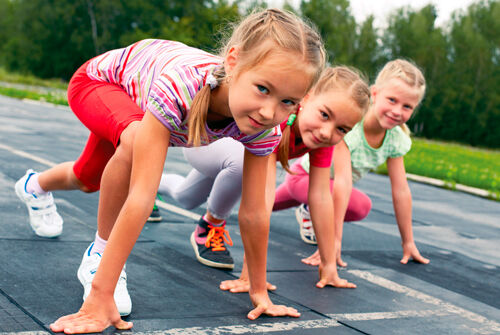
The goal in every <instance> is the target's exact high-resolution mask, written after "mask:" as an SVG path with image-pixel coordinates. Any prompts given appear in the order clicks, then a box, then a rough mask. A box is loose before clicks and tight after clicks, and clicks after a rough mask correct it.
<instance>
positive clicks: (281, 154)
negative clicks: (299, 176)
mask: <svg viewBox="0 0 500 335" xmlns="http://www.w3.org/2000/svg"><path fill="white" fill-rule="evenodd" d="M296 117H297V114H295V113H293V114H290V116H289V117H288V121H287V122H286V127H285V129H283V132H282V134H281V141H280V144H279V146H278V160H279V161H280V163H281V166H282V167H283V169H285V171H286V172H288V173H290V174H294V173H293V172H292V171H291V170H290V166H289V165H288V149H289V148H290V132H291V131H292V125H293V122H294V121H295V118H296Z"/></svg>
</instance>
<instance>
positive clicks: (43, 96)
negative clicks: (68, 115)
mask: <svg viewBox="0 0 500 335" xmlns="http://www.w3.org/2000/svg"><path fill="white" fill-rule="evenodd" d="M0 94H2V95H7V96H9V97H13V98H18V99H31V100H38V101H45V102H50V103H53V104H57V105H65V106H67V105H68V100H67V99H66V96H65V95H61V94H57V93H50V92H49V93H39V92H35V91H28V90H23V89H18V88H13V87H1V86H0Z"/></svg>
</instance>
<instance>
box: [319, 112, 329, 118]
mask: <svg viewBox="0 0 500 335" xmlns="http://www.w3.org/2000/svg"><path fill="white" fill-rule="evenodd" d="M320 113H321V117H322V118H323V119H325V120H328V118H329V115H328V113H325V112H322V111H320Z"/></svg>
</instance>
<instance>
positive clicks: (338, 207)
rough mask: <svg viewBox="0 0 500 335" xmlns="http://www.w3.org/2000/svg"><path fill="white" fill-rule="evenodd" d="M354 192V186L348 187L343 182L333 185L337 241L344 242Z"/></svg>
mask: <svg viewBox="0 0 500 335" xmlns="http://www.w3.org/2000/svg"><path fill="white" fill-rule="evenodd" d="M351 192H352V185H350V183H349V185H347V184H346V183H344V182H342V181H341V180H337V182H335V181H334V183H333V205H334V206H333V207H334V219H333V221H334V226H335V241H342V235H343V229H344V218H345V214H346V211H347V207H348V206H349V198H350V196H351Z"/></svg>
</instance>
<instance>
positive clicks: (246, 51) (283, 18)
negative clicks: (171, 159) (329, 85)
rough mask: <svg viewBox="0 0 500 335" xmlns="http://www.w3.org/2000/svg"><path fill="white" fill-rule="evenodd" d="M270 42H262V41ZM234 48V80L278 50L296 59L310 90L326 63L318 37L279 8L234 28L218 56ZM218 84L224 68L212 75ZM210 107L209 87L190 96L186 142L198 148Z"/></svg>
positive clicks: (314, 32) (311, 29) (294, 16)
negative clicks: (236, 51)
mask: <svg viewBox="0 0 500 335" xmlns="http://www.w3.org/2000/svg"><path fill="white" fill-rule="evenodd" d="M268 41H270V42H272V43H266V42H268ZM234 46H238V64H237V70H235V71H236V73H235V77H237V76H238V75H239V74H241V73H242V72H243V71H247V70H250V69H251V68H252V67H254V66H256V65H259V64H260V63H261V62H262V61H263V60H264V59H265V58H266V57H267V56H268V55H269V54H270V53H272V52H276V51H281V52H285V53H293V54H294V55H298V56H300V57H301V58H300V59H301V60H302V61H303V67H302V68H301V69H300V70H301V71H304V72H305V73H306V74H307V75H309V76H310V78H311V79H310V81H309V83H310V87H311V86H312V85H314V83H315V82H316V81H317V80H318V78H319V75H320V73H321V70H322V69H323V68H324V66H325V63H326V53H325V50H324V47H323V42H322V40H321V37H320V35H319V34H318V33H317V31H316V30H315V29H314V28H313V27H312V25H310V24H307V23H305V22H304V21H303V20H302V19H300V18H299V17H297V16H296V15H295V14H293V13H291V12H288V11H283V10H279V9H267V10H263V11H258V12H254V13H252V14H250V15H248V16H247V17H246V18H244V19H243V21H241V22H240V23H239V24H237V25H236V27H235V28H234V31H233V33H232V34H231V36H230V37H229V39H228V41H227V43H225V45H224V47H223V48H222V51H221V52H220V54H221V56H222V57H225V56H226V55H227V54H228V52H229V50H230V49H231V48H233V47H234ZM214 76H215V78H216V79H217V82H218V84H221V83H222V82H224V81H225V79H226V73H225V70H224V67H221V68H220V69H219V70H218V71H215V72H214ZM209 104H210V86H209V85H205V86H204V87H203V88H202V89H201V90H200V91H199V92H198V93H197V94H196V95H195V97H194V100H193V104H192V106H191V110H190V112H189V117H188V124H189V125H188V130H189V132H188V138H189V143H190V144H192V145H194V146H198V145H200V144H201V143H202V142H203V141H207V140H208V139H207V133H206V129H205V125H206V120H207V112H208V107H209Z"/></svg>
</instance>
